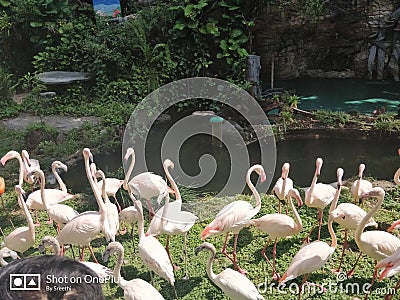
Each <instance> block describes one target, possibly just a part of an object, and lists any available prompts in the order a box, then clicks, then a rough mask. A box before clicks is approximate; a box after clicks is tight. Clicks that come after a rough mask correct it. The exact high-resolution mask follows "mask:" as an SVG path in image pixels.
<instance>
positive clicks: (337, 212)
mask: <svg viewBox="0 0 400 300" xmlns="http://www.w3.org/2000/svg"><path fill="white" fill-rule="evenodd" d="M330 217H332V219H334V220H335V219H338V218H342V219H344V218H345V217H346V215H345V213H344V212H343V211H342V210H340V209H337V208H336V209H334V210H332V211H331V212H330Z"/></svg>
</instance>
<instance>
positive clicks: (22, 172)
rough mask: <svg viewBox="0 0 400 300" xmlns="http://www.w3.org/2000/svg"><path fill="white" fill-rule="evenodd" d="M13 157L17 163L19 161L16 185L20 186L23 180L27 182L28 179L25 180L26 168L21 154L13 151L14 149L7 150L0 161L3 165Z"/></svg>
mask: <svg viewBox="0 0 400 300" xmlns="http://www.w3.org/2000/svg"><path fill="white" fill-rule="evenodd" d="M13 158H16V159H17V160H18V163H19V176H18V185H20V186H22V184H23V183H24V181H26V182H27V183H28V181H27V178H26V174H27V171H26V168H25V166H26V165H25V164H24V162H23V160H22V157H21V154H19V153H18V152H17V151H14V150H11V151H8V152H7V153H6V154H5V155H4V156H3V157H2V158H1V160H0V161H1V164H2V165H3V166H5V165H6V163H7V161H9V160H10V159H13Z"/></svg>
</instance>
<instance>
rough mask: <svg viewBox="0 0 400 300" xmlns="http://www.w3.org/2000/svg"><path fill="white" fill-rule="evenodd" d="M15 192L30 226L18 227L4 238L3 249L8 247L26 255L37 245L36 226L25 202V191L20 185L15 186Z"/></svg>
mask: <svg viewBox="0 0 400 300" xmlns="http://www.w3.org/2000/svg"><path fill="white" fill-rule="evenodd" d="M15 191H16V193H17V196H18V204H19V206H20V207H21V208H22V212H23V214H24V215H25V218H26V221H27V222H28V226H27V227H26V226H24V227H18V228H16V229H14V230H13V231H12V232H11V233H10V234H9V235H7V236H6V237H5V238H4V242H3V244H2V247H7V248H9V249H11V250H14V251H16V252H19V253H24V252H25V251H26V250H28V249H29V248H30V247H32V246H33V244H34V243H35V225H34V224H33V220H32V216H31V214H30V213H29V210H28V208H27V206H26V203H25V201H24V194H25V192H24V190H23V189H22V187H21V186H20V185H16V186H15Z"/></svg>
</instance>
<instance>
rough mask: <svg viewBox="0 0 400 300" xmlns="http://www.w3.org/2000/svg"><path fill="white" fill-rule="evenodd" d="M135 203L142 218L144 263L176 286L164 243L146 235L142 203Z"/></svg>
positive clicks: (140, 222) (140, 238)
mask: <svg viewBox="0 0 400 300" xmlns="http://www.w3.org/2000/svg"><path fill="white" fill-rule="evenodd" d="M134 204H135V206H136V208H137V209H138V211H139V213H140V219H139V222H138V233H139V256H140V258H141V259H142V261H143V264H144V265H145V266H146V267H147V268H148V269H149V270H150V271H153V272H155V273H156V274H157V275H158V276H160V277H162V278H164V279H165V280H167V281H168V282H169V283H170V284H171V285H172V286H174V284H175V276H174V270H173V267H172V263H171V261H170V259H169V257H168V253H167V251H166V250H165V249H164V247H163V245H161V243H160V242H159V241H158V240H157V239H156V238H155V237H154V236H145V234H144V218H143V208H142V203H141V202H140V201H138V200H137V201H135V202H134ZM164 217H165V216H164ZM174 290H175V287H174ZM175 294H176V290H175ZM177 298H178V297H177Z"/></svg>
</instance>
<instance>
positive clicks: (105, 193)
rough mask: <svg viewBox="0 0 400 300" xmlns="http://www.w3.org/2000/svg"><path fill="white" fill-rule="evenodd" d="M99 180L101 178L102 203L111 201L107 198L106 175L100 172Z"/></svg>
mask: <svg viewBox="0 0 400 300" xmlns="http://www.w3.org/2000/svg"><path fill="white" fill-rule="evenodd" d="M101 180H102V185H101V196H102V198H103V199H104V203H107V202H111V201H110V198H108V195H107V192H106V177H105V176H104V174H101ZM96 185H97V182H96Z"/></svg>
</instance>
